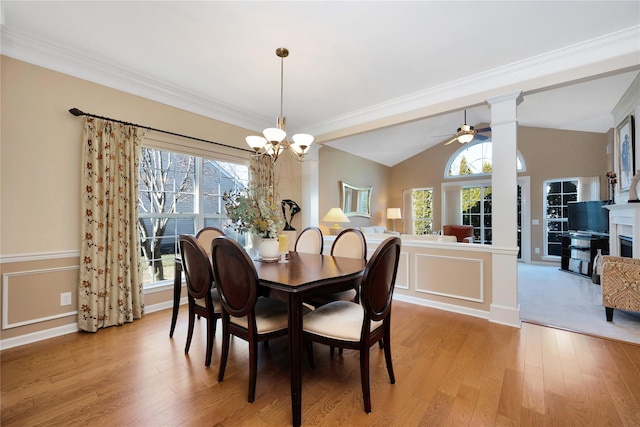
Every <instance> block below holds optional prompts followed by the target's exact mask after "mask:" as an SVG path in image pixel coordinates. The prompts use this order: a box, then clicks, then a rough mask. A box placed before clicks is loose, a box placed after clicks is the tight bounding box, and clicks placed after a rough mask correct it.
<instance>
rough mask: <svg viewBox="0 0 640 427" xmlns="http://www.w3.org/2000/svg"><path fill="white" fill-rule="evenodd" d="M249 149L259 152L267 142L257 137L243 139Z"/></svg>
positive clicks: (251, 136) (250, 136)
mask: <svg viewBox="0 0 640 427" xmlns="http://www.w3.org/2000/svg"><path fill="white" fill-rule="evenodd" d="M245 141H247V144H249V147H251V148H253V149H254V150H255V151H260V150H261V149H262V147H264V146H265V144H266V143H267V140H266V139H264V138H263V137H261V136H258V135H249V136H248V137H246V138H245Z"/></svg>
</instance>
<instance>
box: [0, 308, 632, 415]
mask: <svg viewBox="0 0 640 427" xmlns="http://www.w3.org/2000/svg"><path fill="white" fill-rule="evenodd" d="M185 311H186V307H182V308H181V313H180V317H179V319H178V325H177V328H176V331H175V334H174V338H172V339H170V338H169V337H168V331H169V324H170V316H171V313H170V310H164V311H161V312H157V313H152V314H149V315H147V316H145V317H144V318H143V319H141V320H138V321H136V322H134V323H133V324H128V325H124V326H122V327H113V328H108V329H105V330H100V331H99V332H97V333H95V334H87V333H76V334H69V335H65V336H62V337H58V338H54V339H50V340H46V341H42V342H38V343H34V344H30V345H26V346H22V347H17V348H13V349H8V350H4V351H2V352H1V353H0V363H1V365H0V368H1V376H0V393H1V394H0V404H1V419H0V424H1V425H2V426H14V425H15V426H23V425H24V426H32V425H47V426H102V425H109V426H113V425H117V426H135V427H138V426H145V427H146V426H181V425H189V426H201V425H202V426H251V427H254V426H257V427H262V426H274V425H278V426H280V425H290V424H291V400H290V394H289V393H290V387H289V375H288V369H289V359H288V341H287V339H286V338H278V339H276V340H273V341H271V342H270V343H269V346H268V347H263V346H260V349H259V362H258V381H257V389H256V400H255V402H253V403H248V402H247V387H248V346H247V344H246V342H244V341H243V340H239V339H233V340H232V343H231V351H230V355H229V362H228V366H227V371H226V374H225V379H224V382H222V383H218V381H217V374H218V360H219V357H220V345H221V339H220V338H221V337H220V333H221V328H218V333H217V336H216V339H215V341H214V351H213V361H212V365H211V367H209V368H207V367H205V366H204V351H205V350H204V349H205V345H206V339H205V334H206V323H205V322H204V321H196V330H195V333H194V337H193V343H192V346H191V350H190V352H189V354H188V355H185V354H184V344H185V338H186V328H187V319H186V313H185ZM392 317H393V322H392V328H393V333H392V342H391V346H392V351H393V363H394V370H395V374H396V384H390V383H389V377H388V374H387V371H386V367H385V361H384V354H383V352H382V351H380V350H379V349H378V348H377V346H374V347H373V348H372V349H371V351H370V353H369V354H370V362H371V399H372V407H373V411H372V412H371V414H366V413H365V412H364V409H363V402H362V392H361V387H360V374H359V367H358V366H359V362H358V352H356V351H352V350H345V352H344V354H343V355H342V356H339V355H337V354H336V355H335V356H334V357H333V358H331V357H330V355H329V350H328V348H327V347H323V346H320V345H316V346H314V354H315V360H316V368H315V369H313V370H312V369H310V367H309V365H308V363H307V361H306V357H305V360H304V361H303V393H302V404H303V411H302V421H303V425H331V426H352V425H367V426H403V427H404V426H423V425H424V426H426V425H437V426H440V425H456V426H474V427H475V426H503V425H510V426H529V425H531V426H537V425H540V426H543V425H544V426H554V425H557V426H564V425H598V426H600V425H623V426H634V425H635V426H637V425H640V414H639V411H638V408H639V407H640V346H637V345H633V344H625V343H620V342H616V341H609V340H604V339H600V338H593V337H587V336H583V335H578V334H573V333H570V332H566V331H558V330H554V329H549V328H545V327H542V326H537V325H530V324H523V325H522V328H521V329H517V328H510V327H507V326H504V325H497V324H493V323H490V322H488V321H487V320H485V319H478V318H473V317H468V316H463V315H458V314H454V313H448V312H444V311H440V310H436V309H432V308H426V307H420V306H415V305H411V304H408V303H403V302H397V301H394V304H393V314H392Z"/></svg>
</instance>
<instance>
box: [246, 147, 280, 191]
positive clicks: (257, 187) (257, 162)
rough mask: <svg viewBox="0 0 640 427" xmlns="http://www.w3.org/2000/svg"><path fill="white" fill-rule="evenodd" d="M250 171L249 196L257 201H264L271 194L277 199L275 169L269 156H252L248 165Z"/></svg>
mask: <svg viewBox="0 0 640 427" xmlns="http://www.w3.org/2000/svg"><path fill="white" fill-rule="evenodd" d="M249 169H250V171H251V195H252V196H253V197H254V198H255V199H257V200H259V199H266V198H268V197H269V193H271V195H272V197H274V198H277V197H278V188H277V182H276V174H275V168H274V167H273V161H272V160H271V157H270V156H265V155H260V154H254V155H253V156H251V161H250V163H249Z"/></svg>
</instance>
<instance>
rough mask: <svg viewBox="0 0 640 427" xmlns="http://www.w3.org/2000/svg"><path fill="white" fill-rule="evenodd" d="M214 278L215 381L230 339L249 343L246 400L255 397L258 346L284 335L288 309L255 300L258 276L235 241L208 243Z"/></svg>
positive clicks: (222, 239)
mask: <svg viewBox="0 0 640 427" xmlns="http://www.w3.org/2000/svg"><path fill="white" fill-rule="evenodd" d="M211 258H212V260H213V276H214V279H215V282H216V284H217V287H218V292H220V299H221V301H222V355H221V357H220V370H219V371H218V381H220V382H222V380H223V379H224V371H225V367H226V365H227V358H228V356H229V341H230V338H231V335H234V336H236V337H238V338H242V339H243V340H246V341H247V342H248V343H249V396H248V399H247V400H248V401H249V402H253V401H254V399H255V395H256V376H257V371H258V355H257V351H258V342H260V341H268V340H270V339H272V338H275V337H279V336H284V335H287V328H288V321H289V320H288V307H287V304H286V303H284V302H282V301H276V300H272V299H269V298H264V297H260V296H258V273H257V272H256V268H255V266H254V265H253V261H252V260H251V258H250V257H249V255H248V254H247V252H246V251H245V250H244V248H243V247H242V246H240V245H239V244H238V243H237V242H236V241H234V240H232V239H230V238H228V237H217V238H215V239H213V242H212V243H211Z"/></svg>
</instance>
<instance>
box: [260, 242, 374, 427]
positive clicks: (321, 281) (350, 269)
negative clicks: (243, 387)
mask: <svg viewBox="0 0 640 427" xmlns="http://www.w3.org/2000/svg"><path fill="white" fill-rule="evenodd" d="M287 258H288V259H287V260H286V261H287V262H284V263H283V262H278V261H268V262H267V261H262V260H260V259H254V260H253V263H254V265H255V267H256V271H257V273H258V278H259V283H260V284H259V286H260V288H261V289H260V293H261V295H263V296H266V297H269V298H275V299H280V300H283V301H286V302H287V304H288V322H289V324H288V326H289V333H288V337H289V371H290V372H289V373H290V381H291V412H292V418H293V425H294V426H299V425H300V424H301V422H302V357H303V350H304V349H303V329H302V317H303V315H304V312H305V311H304V308H303V301H304V300H305V299H307V298H311V297H314V296H318V295H323V294H331V293H335V292H340V291H344V290H347V289H349V288H353V286H354V283H357V281H356V280H355V279H357V278H358V277H360V276H362V274H363V272H364V269H365V267H366V261H365V260H363V259H358V258H346V257H335V256H331V255H318V254H307V253H302V252H289V254H288V256H287Z"/></svg>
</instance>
